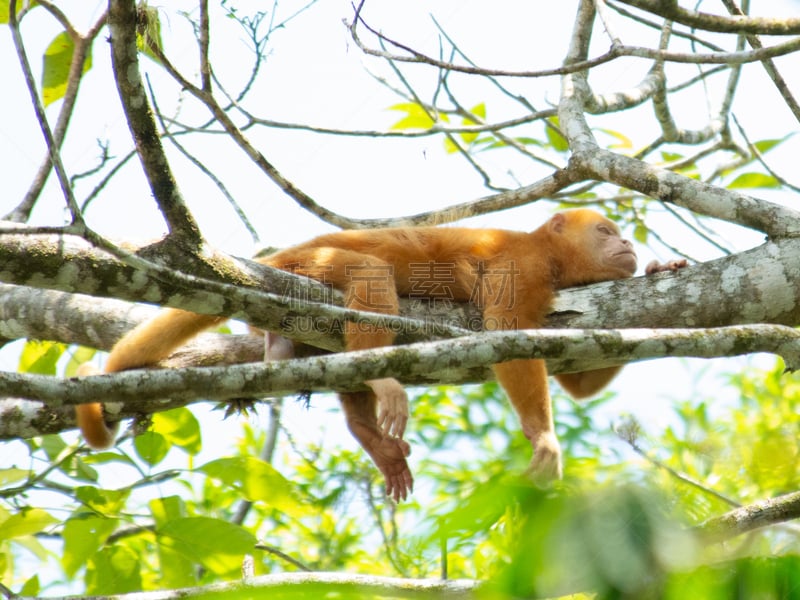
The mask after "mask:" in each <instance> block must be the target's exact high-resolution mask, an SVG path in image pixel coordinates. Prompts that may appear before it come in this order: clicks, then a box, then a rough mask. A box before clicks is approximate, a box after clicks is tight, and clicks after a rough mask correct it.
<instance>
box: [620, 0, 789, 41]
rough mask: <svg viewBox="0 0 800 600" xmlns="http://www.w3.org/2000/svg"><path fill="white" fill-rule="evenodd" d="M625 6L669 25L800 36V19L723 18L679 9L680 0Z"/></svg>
mask: <svg viewBox="0 0 800 600" xmlns="http://www.w3.org/2000/svg"><path fill="white" fill-rule="evenodd" d="M619 1H620V2H622V3H623V4H627V5H629V6H635V7H636V8H641V9H642V10H645V11H647V12H649V13H652V14H654V15H658V16H660V17H664V18H665V19H669V20H670V21H675V22H676V23H681V24H683V25H688V26H689V27H692V28H697V29H701V30H704V31H716V32H719V33H749V34H756V35H796V34H800V19H798V18H792V17H776V18H770V17H745V16H738V15H735V16H732V17H728V16H722V15H712V14H710V13H704V12H696V11H693V10H688V9H685V8H683V7H681V6H679V5H678V2H677V0H675V1H672V2H664V0H619Z"/></svg>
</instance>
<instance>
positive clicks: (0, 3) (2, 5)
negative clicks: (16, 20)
mask: <svg viewBox="0 0 800 600" xmlns="http://www.w3.org/2000/svg"><path fill="white" fill-rule="evenodd" d="M10 4H11V3H10V2H9V0H0V24H2V23H6V24H7V23H8V16H9V15H10V14H11V13H10V12H9V10H8V7H9V5H10ZM34 6H38V3H37V2H31V8H33V7H34ZM23 7H24V5H23V3H22V2H20V1H19V0H18V1H17V14H19V13H20V11H22V9H23Z"/></svg>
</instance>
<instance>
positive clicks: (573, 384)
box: [555, 366, 622, 400]
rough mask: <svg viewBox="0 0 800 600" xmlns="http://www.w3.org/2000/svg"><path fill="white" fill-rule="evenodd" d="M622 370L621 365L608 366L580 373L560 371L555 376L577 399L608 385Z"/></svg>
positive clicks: (591, 394)
mask: <svg viewBox="0 0 800 600" xmlns="http://www.w3.org/2000/svg"><path fill="white" fill-rule="evenodd" d="M621 370H622V367H621V366H620V367H606V368H604V369H593V370H591V371H582V372H580V373H559V374H558V375H556V376H555V377H556V380H557V381H558V383H560V384H561V387H562V388H564V389H565V390H566V391H567V392H568V393H569V395H570V396H572V397H573V398H575V399H576V400H583V399H584V398H588V397H589V396H593V395H594V394H596V393H597V392H599V391H600V390H602V389H603V388H604V387H606V386H607V385H608V384H609V383H610V382H611V380H612V379H614V377H616V376H617V373H619V372H620V371H621Z"/></svg>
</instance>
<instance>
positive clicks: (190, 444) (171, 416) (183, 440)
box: [150, 408, 203, 456]
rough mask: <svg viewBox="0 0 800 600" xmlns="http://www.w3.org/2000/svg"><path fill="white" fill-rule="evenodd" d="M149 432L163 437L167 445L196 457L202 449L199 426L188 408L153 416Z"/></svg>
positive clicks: (175, 409)
mask: <svg viewBox="0 0 800 600" xmlns="http://www.w3.org/2000/svg"><path fill="white" fill-rule="evenodd" d="M150 430H151V431H153V432H155V433H159V434H161V435H162V436H164V439H165V440H167V441H168V442H169V443H171V444H174V445H175V446H178V447H179V448H183V449H184V450H186V452H188V453H189V454H191V455H192V456H194V455H196V454H197V453H198V452H200V450H202V449H203V438H202V435H201V430H200V424H199V423H198V422H197V419H196V418H195V416H194V414H192V411H190V410H189V409H188V408H174V409H172V410H167V411H164V412H160V413H156V414H155V415H153V426H152V427H151V428H150Z"/></svg>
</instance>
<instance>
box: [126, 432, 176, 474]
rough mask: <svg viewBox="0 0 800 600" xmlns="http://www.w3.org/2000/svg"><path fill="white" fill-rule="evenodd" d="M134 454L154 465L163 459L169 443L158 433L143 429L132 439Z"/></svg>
mask: <svg viewBox="0 0 800 600" xmlns="http://www.w3.org/2000/svg"><path fill="white" fill-rule="evenodd" d="M133 447H134V448H135V449H136V454H137V455H138V456H139V458H141V459H142V460H143V461H144V462H146V463H147V464H148V465H151V466H155V465H157V464H158V463H160V462H161V461H162V460H164V457H165V456H166V455H167V453H168V452H169V449H170V447H171V444H170V443H169V442H168V441H167V440H166V439H165V438H164V436H163V435H161V434H160V433H155V432H153V431H145V432H144V433H142V434H140V435H137V436H136V437H135V438H134V439H133Z"/></svg>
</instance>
